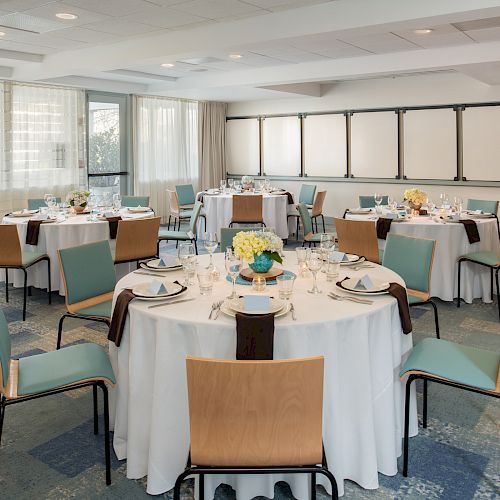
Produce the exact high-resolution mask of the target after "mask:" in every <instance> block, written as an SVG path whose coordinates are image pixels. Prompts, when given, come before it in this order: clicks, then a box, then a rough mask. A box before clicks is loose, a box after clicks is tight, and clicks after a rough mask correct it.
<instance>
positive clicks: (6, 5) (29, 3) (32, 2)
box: [0, 0, 49, 12]
mask: <svg viewBox="0 0 500 500" xmlns="http://www.w3.org/2000/svg"><path fill="white" fill-rule="evenodd" d="M46 3H49V0H6V1H4V2H2V1H0V9H2V10H8V11H9V12H19V11H23V10H28V9H34V8H35V7H40V5H45V4H46Z"/></svg>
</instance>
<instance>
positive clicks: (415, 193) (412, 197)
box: [404, 188, 427, 206]
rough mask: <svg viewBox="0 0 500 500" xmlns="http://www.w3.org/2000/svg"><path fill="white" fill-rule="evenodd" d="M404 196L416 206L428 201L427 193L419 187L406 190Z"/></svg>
mask: <svg viewBox="0 0 500 500" xmlns="http://www.w3.org/2000/svg"><path fill="white" fill-rule="evenodd" d="M404 198H405V200H408V201H409V202H410V203H411V204H412V205H415V206H419V205H420V206H422V205H423V204H424V203H427V193H424V192H423V191H422V190H421V189H418V188H413V189H407V190H406V191H405V192H404Z"/></svg>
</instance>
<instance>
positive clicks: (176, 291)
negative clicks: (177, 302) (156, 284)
mask: <svg viewBox="0 0 500 500" xmlns="http://www.w3.org/2000/svg"><path fill="white" fill-rule="evenodd" d="M164 284H165V286H166V287H167V289H169V290H170V292H168V293H164V294H161V295H152V294H151V292H150V291H149V287H150V286H151V282H150V281H149V282H143V283H138V284H137V285H135V286H134V288H133V289H132V293H133V294H134V295H135V296H136V297H137V298H138V299H143V300H161V299H166V298H168V297H177V296H178V295H182V293H184V292H181V290H182V286H181V285H178V284H177V283H173V282H171V281H168V282H164ZM185 291H187V289H186V290H185Z"/></svg>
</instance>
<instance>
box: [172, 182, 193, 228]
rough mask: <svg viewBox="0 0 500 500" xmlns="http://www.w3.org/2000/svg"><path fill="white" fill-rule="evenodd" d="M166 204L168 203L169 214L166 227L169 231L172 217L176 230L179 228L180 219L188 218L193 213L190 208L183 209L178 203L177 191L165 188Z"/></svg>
mask: <svg viewBox="0 0 500 500" xmlns="http://www.w3.org/2000/svg"><path fill="white" fill-rule="evenodd" d="M167 196H168V204H169V216H168V226H167V229H168V230H169V231H170V223H171V221H172V218H173V219H174V230H175V228H176V226H177V230H178V231H180V229H181V221H183V220H188V219H190V218H191V215H193V211H192V210H183V209H182V208H181V206H180V203H179V196H178V195H177V191H172V190H171V189H167Z"/></svg>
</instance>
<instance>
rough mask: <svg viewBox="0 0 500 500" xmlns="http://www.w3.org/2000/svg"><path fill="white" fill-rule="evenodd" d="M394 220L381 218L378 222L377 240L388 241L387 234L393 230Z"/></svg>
mask: <svg viewBox="0 0 500 500" xmlns="http://www.w3.org/2000/svg"><path fill="white" fill-rule="evenodd" d="M391 224H392V219H385V218H384V217H379V218H378V220H377V238H379V239H380V240H385V239H387V233H388V232H389V231H390V229H391Z"/></svg>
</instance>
